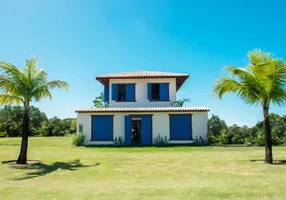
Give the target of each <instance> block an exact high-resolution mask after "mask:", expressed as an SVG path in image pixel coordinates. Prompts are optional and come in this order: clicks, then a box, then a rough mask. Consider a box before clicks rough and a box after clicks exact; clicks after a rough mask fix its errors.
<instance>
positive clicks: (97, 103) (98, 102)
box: [93, 92, 109, 108]
mask: <svg viewBox="0 0 286 200" xmlns="http://www.w3.org/2000/svg"><path fill="white" fill-rule="evenodd" d="M93 105H94V107H96V108H107V107H109V104H108V103H106V102H104V94H103V92H101V93H100V95H99V96H97V97H95V99H94V100H93Z"/></svg>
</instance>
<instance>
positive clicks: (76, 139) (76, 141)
mask: <svg viewBox="0 0 286 200" xmlns="http://www.w3.org/2000/svg"><path fill="white" fill-rule="evenodd" d="M84 139H85V135H84V134H82V133H80V134H77V135H75V136H73V138H72V144H73V145H74V146H83V145H84Z"/></svg>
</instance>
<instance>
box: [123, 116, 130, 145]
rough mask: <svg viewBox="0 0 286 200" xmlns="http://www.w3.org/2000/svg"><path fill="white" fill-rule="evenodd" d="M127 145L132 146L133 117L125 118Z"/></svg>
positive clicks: (125, 141)
mask: <svg viewBox="0 0 286 200" xmlns="http://www.w3.org/2000/svg"><path fill="white" fill-rule="evenodd" d="M124 131H125V140H124V143H125V144H132V116H125V123H124Z"/></svg>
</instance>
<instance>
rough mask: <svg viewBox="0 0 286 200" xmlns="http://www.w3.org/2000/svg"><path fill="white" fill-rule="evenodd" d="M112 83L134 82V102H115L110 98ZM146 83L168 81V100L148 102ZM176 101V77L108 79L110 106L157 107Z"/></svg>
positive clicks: (169, 104)
mask: <svg viewBox="0 0 286 200" xmlns="http://www.w3.org/2000/svg"><path fill="white" fill-rule="evenodd" d="M112 83H136V84H135V100H136V102H115V101H112V100H111V97H112V95H111V92H112V88H111V87H112ZM147 83H170V84H169V98H170V101H161V102H152V101H151V102H150V101H149V100H148V94H147ZM173 101H176V78H156V79H154V78H153V79H110V89H109V105H110V107H158V106H164V107H165V106H171V104H172V102H173Z"/></svg>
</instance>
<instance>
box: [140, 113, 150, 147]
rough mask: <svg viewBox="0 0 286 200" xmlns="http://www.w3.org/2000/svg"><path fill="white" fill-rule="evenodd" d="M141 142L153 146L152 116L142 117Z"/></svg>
mask: <svg viewBox="0 0 286 200" xmlns="http://www.w3.org/2000/svg"><path fill="white" fill-rule="evenodd" d="M141 123H142V124H141V130H142V132H141V142H142V144H152V116H150V115H146V116H142V117H141Z"/></svg>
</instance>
